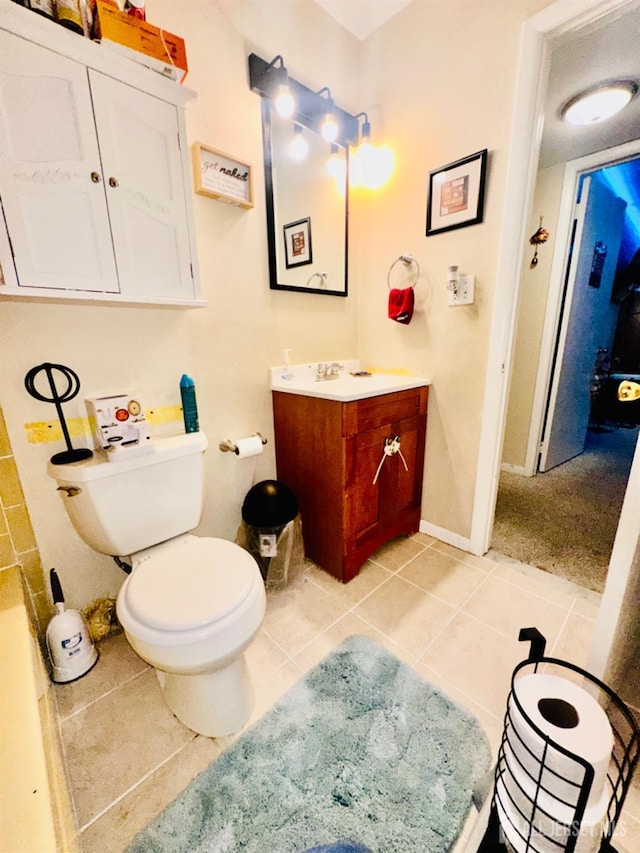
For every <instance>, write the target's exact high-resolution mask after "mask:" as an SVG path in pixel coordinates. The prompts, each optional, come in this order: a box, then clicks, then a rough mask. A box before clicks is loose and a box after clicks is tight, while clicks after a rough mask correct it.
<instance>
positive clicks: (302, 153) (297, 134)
mask: <svg viewBox="0 0 640 853" xmlns="http://www.w3.org/2000/svg"><path fill="white" fill-rule="evenodd" d="M289 153H290V154H291V156H292V157H293V159H294V160H297V161H298V162H300V161H301V160H304V158H305V157H306V156H307V154H308V153H309V143H308V142H307V140H306V139H305V138H304V136H303V133H302V125H299V124H296V125H294V132H293V139H292V140H291V145H290V146H289Z"/></svg>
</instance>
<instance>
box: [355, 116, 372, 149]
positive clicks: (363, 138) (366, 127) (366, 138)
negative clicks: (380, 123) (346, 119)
mask: <svg viewBox="0 0 640 853" xmlns="http://www.w3.org/2000/svg"><path fill="white" fill-rule="evenodd" d="M363 117H364V121H363V123H362V131H361V134H360V146H359V147H360V148H362V146H363V145H371V122H370V121H369V116H368V115H367V114H366V113H358V114H357V116H356V119H359V118H363Z"/></svg>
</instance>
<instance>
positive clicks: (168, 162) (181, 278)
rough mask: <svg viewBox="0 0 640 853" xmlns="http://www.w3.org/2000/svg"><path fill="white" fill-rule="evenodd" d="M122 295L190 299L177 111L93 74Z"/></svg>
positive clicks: (106, 187)
mask: <svg viewBox="0 0 640 853" xmlns="http://www.w3.org/2000/svg"><path fill="white" fill-rule="evenodd" d="M89 80H90V83H91V93H92V96H93V104H94V113H95V121H96V128H97V134H98V143H99V147H100V156H101V158H102V167H103V175H104V188H105V193H106V197H107V204H108V210H109V220H110V223H111V233H112V236H113V244H114V247H115V255H116V263H117V267H118V278H119V281H120V292H121V293H122V294H123V295H127V296H130V295H138V296H159V297H171V298H182V299H193V296H194V282H193V276H192V268H191V255H190V246H189V233H188V228H187V213H186V205H187V197H186V193H185V187H184V182H183V174H182V152H181V141H180V132H179V122H178V110H177V108H176V107H175V106H174V105H173V104H169V103H167V102H166V101H161V100H160V99H159V98H155V97H153V96H151V95H148V94H146V93H144V92H141V91H139V90H138V89H134V88H133V87H132V86H128V85H126V84H124V83H120V82H119V81H117V80H114V79H113V78H111V77H107V76H106V75H104V74H101V73H99V72H96V71H90V72H89Z"/></svg>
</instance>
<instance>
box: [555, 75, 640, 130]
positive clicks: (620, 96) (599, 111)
mask: <svg viewBox="0 0 640 853" xmlns="http://www.w3.org/2000/svg"><path fill="white" fill-rule="evenodd" d="M637 91H638V84H637V83H636V82H635V80H612V81H610V82H608V83H598V85H596V86H591V87H590V88H589V89H585V90H584V92H580V93H579V94H578V95H574V97H573V98H571V99H570V100H568V101H567V103H566V104H564V106H563V107H562V108H561V110H560V115H561V116H562V118H563V119H564V120H565V121H568V122H569V124H575V125H579V126H586V125H590V124H598V123H599V122H601V121H605V120H606V119H608V118H611V116H614V115H615V114H616V113H618V112H620V110H622V109H624V107H626V106H627V104H628V103H629V102H630V101H631V99H632V98H633V97H634V96H635V95H636V93H637Z"/></svg>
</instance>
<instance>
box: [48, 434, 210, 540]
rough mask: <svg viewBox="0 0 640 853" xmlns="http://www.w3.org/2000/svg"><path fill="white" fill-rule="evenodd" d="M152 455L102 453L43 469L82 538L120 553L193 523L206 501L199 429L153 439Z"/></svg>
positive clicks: (202, 439) (204, 444) (203, 442)
mask: <svg viewBox="0 0 640 853" xmlns="http://www.w3.org/2000/svg"><path fill="white" fill-rule="evenodd" d="M153 444H154V449H153V452H151V453H146V454H145V455H143V456H136V457H133V458H132V459H125V460H123V461H122V462H120V461H118V462H110V461H107V460H106V459H104V457H103V456H102V455H101V454H96V455H94V456H93V457H92V458H91V459H88V460H86V461H83V462H73V463H71V464H69V465H53V464H52V463H51V462H49V464H48V467H47V473H48V474H49V476H50V477H52V478H53V479H54V480H56V482H57V484H58V490H59V491H58V494H59V495H60V496H61V498H62V501H63V503H64V507H65V509H66V511H67V514H68V516H69V518H70V519H71V523H72V524H73V526H74V527H75V529H76V531H77V532H78V534H79V535H80V537H81V538H82V539H83V540H84V541H85V542H86V543H87V545H89V547H90V548H93V549H94V551H99V552H100V553H102V554H110V555H112V556H118V557H124V556H128V555H129V554H133V553H135V552H136V551H141V550H142V549H143V548H149V547H151V546H152V545H157V544H158V543H159V542H164V541H166V540H167V539H172V538H173V537H174V536H179V535H180V534H181V533H187V532H188V531H190V530H193V528H194V527H197V526H198V524H199V522H200V517H201V515H202V507H203V502H204V451H205V450H206V448H207V438H206V436H205V435H204V433H202V432H197V433H189V434H181V435H174V436H168V437H165V438H158V439H154V442H153Z"/></svg>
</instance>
